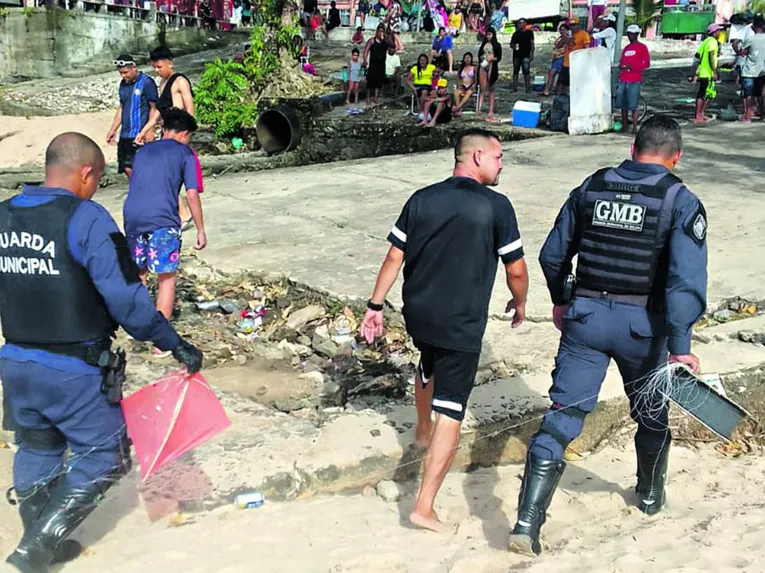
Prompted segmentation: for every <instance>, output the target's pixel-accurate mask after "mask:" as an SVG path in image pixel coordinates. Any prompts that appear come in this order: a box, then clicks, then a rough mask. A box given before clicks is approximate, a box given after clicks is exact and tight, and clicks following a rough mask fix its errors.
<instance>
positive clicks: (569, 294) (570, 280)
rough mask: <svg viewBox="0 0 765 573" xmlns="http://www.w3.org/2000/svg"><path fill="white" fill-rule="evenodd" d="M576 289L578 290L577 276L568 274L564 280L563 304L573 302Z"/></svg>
mask: <svg viewBox="0 0 765 573" xmlns="http://www.w3.org/2000/svg"><path fill="white" fill-rule="evenodd" d="M574 290H576V276H574V275H568V276H567V277H566V280H564V281H563V304H568V303H570V302H571V299H572V298H574Z"/></svg>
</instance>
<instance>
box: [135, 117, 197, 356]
mask: <svg viewBox="0 0 765 573" xmlns="http://www.w3.org/2000/svg"><path fill="white" fill-rule="evenodd" d="M196 129H197V122H196V121H195V120H194V118H193V117H192V116H191V115H189V114H188V113H187V112H185V111H183V110H181V109H178V108H171V109H169V110H167V111H166V112H165V113H163V114H162V139H160V140H159V141H153V142H151V143H147V144H146V145H144V146H143V147H141V149H139V150H138V152H137V153H136V154H135V159H134V160H133V175H132V177H131V178H130V187H129V189H128V195H127V199H125V206H124V209H123V218H124V221H125V234H126V235H127V240H128V245H130V251H131V253H132V255H133V259H134V260H135V263H136V264H137V265H138V268H139V269H140V272H141V275H140V276H141V280H142V281H144V282H146V277H147V275H148V273H149V272H152V273H155V274H156V275H157V310H159V311H160V312H161V313H162V314H163V315H164V316H165V318H167V319H170V317H171V316H172V313H173V305H174V303H175V273H176V271H177V270H178V264H179V259H180V254H181V218H180V215H179V214H178V201H179V194H180V191H181V187H186V197H187V199H188V202H189V210H190V211H191V216H192V218H193V219H194V225H195V226H196V228H197V240H196V244H195V245H194V248H195V249H196V250H198V251H199V250H202V249H204V248H205V246H206V245H207V236H206V235H205V226H204V221H203V218H202V202H201V199H200V197H199V194H200V193H201V192H202V191H203V188H204V186H203V183H202V170H201V168H200V166H199V159H198V158H197V156H196V155H195V154H194V152H193V151H192V150H191V148H190V147H189V145H188V144H189V139H190V138H191V134H192V133H193V132H194V131H196ZM155 354H162V352H160V351H158V350H156V349H155Z"/></svg>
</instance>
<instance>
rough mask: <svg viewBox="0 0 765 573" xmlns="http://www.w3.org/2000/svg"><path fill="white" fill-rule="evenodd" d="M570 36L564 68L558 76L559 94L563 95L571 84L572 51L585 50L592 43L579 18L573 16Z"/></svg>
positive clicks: (570, 21) (570, 23)
mask: <svg viewBox="0 0 765 573" xmlns="http://www.w3.org/2000/svg"><path fill="white" fill-rule="evenodd" d="M569 27H570V32H569V34H570V36H569V39H568V44H567V45H566V48H565V52H564V54H563V69H562V70H561V72H560V75H559V76H558V95H563V94H564V93H566V91H567V90H568V86H569V85H570V84H571V71H570V68H569V66H570V65H571V53H572V52H576V51H577V50H584V49H586V48H587V47H588V46H589V45H590V35H589V34H588V33H587V32H585V31H584V30H582V28H581V27H580V25H579V18H578V17H577V16H573V17H572V18H571V20H569Z"/></svg>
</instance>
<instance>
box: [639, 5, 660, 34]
mask: <svg viewBox="0 0 765 573" xmlns="http://www.w3.org/2000/svg"><path fill="white" fill-rule="evenodd" d="M632 8H633V9H634V10H635V23H636V24H637V25H638V26H640V29H641V30H643V31H645V30H646V28H648V27H650V26H651V25H652V24H653V23H654V22H656V19H657V18H658V17H659V16H660V15H661V11H662V9H663V8H664V0H635V1H634V3H633V5H632Z"/></svg>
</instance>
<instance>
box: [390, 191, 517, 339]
mask: <svg viewBox="0 0 765 573" xmlns="http://www.w3.org/2000/svg"><path fill="white" fill-rule="evenodd" d="M388 241H390V242H391V244H393V245H394V246H395V247H397V248H399V249H401V250H402V251H404V289H403V300H404V309H403V312H404V320H405V321H406V327H407V330H408V332H409V334H410V335H411V336H412V337H413V338H414V339H415V340H419V341H422V342H426V343H428V344H431V345H433V346H437V347H440V348H446V349H449V350H459V351H464V352H480V350H481V339H482V338H483V334H484V331H485V330H486V322H487V319H488V313H489V300H490V298H491V291H492V287H493V285H494V280H495V278H496V274H497V259H498V258H501V259H502V262H503V263H504V264H508V263H512V262H513V261H516V260H518V259H520V258H522V257H523V244H522V242H521V234H520V231H519V230H518V222H517V221H516V218H515V211H514V210H513V206H512V204H511V203H510V200H509V199H508V198H507V197H506V196H504V195H501V194H499V193H496V192H495V191H492V190H491V189H489V188H488V187H486V186H484V185H482V184H480V183H479V182H477V181H475V180H473V179H469V178H466V177H450V178H449V179H447V180H446V181H443V182H441V183H436V184H435V185H431V186H430V187H425V188H424V189H420V190H419V191H417V192H415V193H414V195H412V196H411V197H410V198H409V200H408V201H407V202H406V204H405V205H404V208H403V210H402V211H401V215H400V216H399V218H398V220H397V221H396V224H395V225H394V226H393V228H392V229H391V232H390V234H389V235H388Z"/></svg>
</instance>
